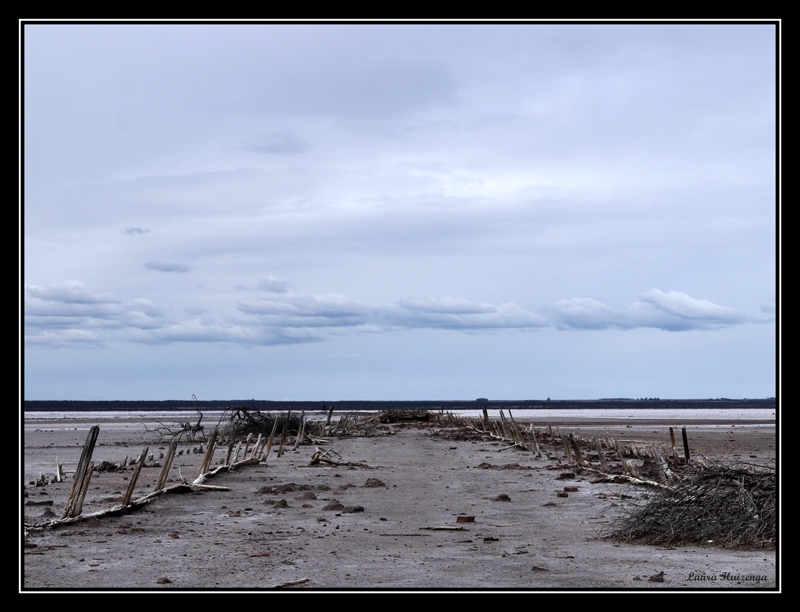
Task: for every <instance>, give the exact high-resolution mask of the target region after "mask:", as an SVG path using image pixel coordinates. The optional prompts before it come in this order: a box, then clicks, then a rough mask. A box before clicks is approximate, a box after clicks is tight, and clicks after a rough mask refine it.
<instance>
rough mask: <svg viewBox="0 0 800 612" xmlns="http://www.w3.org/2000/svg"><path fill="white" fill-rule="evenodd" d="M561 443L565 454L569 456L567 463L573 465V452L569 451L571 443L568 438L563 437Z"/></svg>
mask: <svg viewBox="0 0 800 612" xmlns="http://www.w3.org/2000/svg"><path fill="white" fill-rule="evenodd" d="M561 442H562V443H563V444H564V454H565V455H566V456H567V463H568V464H571V463H572V451H570V450H569V441H568V440H567V437H566V436H561Z"/></svg>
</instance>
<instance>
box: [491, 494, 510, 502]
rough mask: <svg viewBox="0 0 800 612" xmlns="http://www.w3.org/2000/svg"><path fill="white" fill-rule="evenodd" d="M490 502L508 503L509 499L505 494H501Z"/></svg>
mask: <svg viewBox="0 0 800 612" xmlns="http://www.w3.org/2000/svg"><path fill="white" fill-rule="evenodd" d="M492 501H500V502H510V501H511V498H510V497H509V496H508V495H506V494H505V493H501V494H500V495H498V496H497V497H495V498H494V499H493V500H492Z"/></svg>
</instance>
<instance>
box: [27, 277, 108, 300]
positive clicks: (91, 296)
mask: <svg viewBox="0 0 800 612" xmlns="http://www.w3.org/2000/svg"><path fill="white" fill-rule="evenodd" d="M25 294H26V295H27V296H30V297H32V298H36V299H39V300H43V301H45V302H63V303H65V304H116V303H118V302H120V301H121V300H120V299H118V298H116V297H114V296H113V295H111V294H110V293H102V294H101V293H92V292H91V291H89V289H88V288H87V287H86V285H85V284H83V283H82V282H80V281H66V282H64V283H60V284H58V285H50V286H49V287H39V286H38V285H28V286H26V287H25Z"/></svg>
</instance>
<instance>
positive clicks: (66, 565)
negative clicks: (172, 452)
mask: <svg viewBox="0 0 800 612" xmlns="http://www.w3.org/2000/svg"><path fill="white" fill-rule="evenodd" d="M94 424H97V425H99V426H100V434H99V438H98V441H97V446H96V448H95V451H94V456H93V460H94V461H95V462H96V463H97V462H100V461H103V460H106V461H113V462H120V461H121V460H122V459H123V458H124V457H125V456H128V457H130V458H133V457H136V456H138V454H139V453H140V452H141V450H142V449H143V448H144V446H148V445H149V446H150V450H151V452H154V453H155V461H157V460H158V455H159V453H161V452H164V453H165V452H166V445H165V444H156V443H153V440H152V438H148V436H147V435H145V434H144V427H143V424H142V423H140V422H137V423H134V422H124V421H120V420H119V419H113V420H111V419H109V420H106V421H99V422H98V421H92V422H89V421H74V420H66V419H61V420H56V421H35V422H33V421H30V422H26V423H25V431H24V439H23V442H24V456H23V457H22V461H23V466H22V467H23V470H24V482H23V485H24V487H23V493H22V495H23V497H22V499H21V508H22V514H23V515H24V516H22V517H21V518H22V520H23V521H24V523H25V524H26V525H36V524H38V525H41V524H43V523H45V522H46V521H47V520H49V519H51V518H54V517H53V516H52V515H51V513H55V515H57V517H60V516H61V514H62V512H63V509H64V507H65V503H66V499H67V495H68V494H69V490H70V488H71V486H72V480H71V478H69V477H70V476H71V475H72V473H73V472H74V470H75V467H76V465H77V462H78V459H79V457H80V453H81V449H82V446H83V444H84V441H85V440H86V436H87V432H88V429H89V427H90V426H91V425H94ZM558 425H559V427H560V428H561V429H562V430H563V431H573V432H576V433H578V434H580V435H584V436H592V435H606V434H610V435H612V436H614V437H616V438H617V439H626V440H641V441H650V442H666V441H667V440H668V439H669V434H668V426H669V425H675V426H680V425H686V426H687V429H688V431H689V441H690V446H691V447H692V452H693V454H702V455H705V456H708V457H712V458H717V459H723V460H731V461H734V460H743V461H753V462H758V463H765V462H767V461H769V460H773V461H774V458H775V446H776V438H775V424H774V422H772V423H764V422H761V423H746V422H742V421H737V422H735V423H726V422H714V423H709V422H694V423H680V424H678V423H669V422H653V421H651V422H649V423H641V422H637V423H636V424H634V425H631V426H626V425H621V424H619V422H613V423H610V422H609V423H604V422H598V421H593V422H582V421H573V422H569V423H566V422H564V421H559V422H558ZM393 429H394V430H395V432H396V434H395V435H391V436H385V437H372V438H347V439H336V438H333V439H331V440H330V444H328V445H326V446H325V447H324V448H326V449H333V450H334V451H336V452H337V453H338V454H339V455H340V456H341V457H342V459H343V460H345V461H350V462H362V463H363V464H365V466H362V467H352V466H351V467H308V462H309V459H310V457H311V454H312V452H313V450H314V448H313V447H311V446H301V447H300V448H299V449H298V450H297V451H294V450H289V451H288V452H287V453H285V454H284V455H283V456H282V457H280V458H278V457H277V456H276V454H275V453H274V452H273V453H272V454H271V456H270V459H269V462H268V464H267V465H264V464H261V465H258V466H248V467H242V468H241V469H240V470H238V471H236V472H228V473H225V474H222V475H220V476H218V477H216V478H215V479H213V480H212V481H209V482H210V484H215V485H222V486H225V487H230V490H229V491H214V492H203V493H187V494H172V495H164V496H161V497H159V498H158V499H156V500H155V501H154V502H153V503H151V504H149V505H148V506H146V507H145V508H143V509H141V510H138V511H136V512H134V513H131V514H127V515H124V516H119V517H104V518H101V519H90V520H86V521H83V522H78V523H75V524H71V525H65V526H60V527H58V528H54V529H45V530H31V531H30V533H29V534H28V536H27V537H24V538H21V543H20V558H21V567H20V589H21V590H22V591H41V590H66V589H78V590H87V589H101V590H105V589H126V590H127V589H131V590H134V589H145V590H158V589H203V588H210V589H263V588H274V587H277V586H281V585H283V586H284V587H285V588H292V589H317V590H328V589H330V590H361V589H370V590H371V589H391V590H406V589H433V590H444V589H460V590H468V589H504V590H528V589H558V590H576V589H596V590H630V589H642V590H648V589H651V590H652V589H692V590H695V589H745V590H762V591H763V590H765V589H766V590H770V589H773V590H774V589H777V588H779V587H780V584H779V581H778V580H777V570H776V568H777V553H776V551H775V550H756V551H752V550H749V551H748V550H744V551H743V550H724V549H720V548H717V547H716V546H714V545H713V544H708V545H704V546H678V547H655V546H646V545H634V544H627V543H619V542H614V541H611V540H608V539H606V538H604V537H603V536H604V534H606V533H607V532H608V530H609V529H610V527H611V525H613V521H614V519H615V517H617V516H619V515H620V514H621V513H623V512H625V511H626V510H630V508H631V503H632V502H631V500H630V498H629V497H626V496H630V495H639V494H641V493H642V492H643V488H641V487H638V488H634V487H632V486H631V485H628V484H610V483H598V484H593V483H592V480H593V479H594V476H593V475H589V474H586V475H581V474H578V475H577V477H576V478H575V479H574V480H569V481H565V480H559V479H558V477H559V475H560V474H562V473H564V472H568V471H574V470H570V469H568V468H567V467H566V466H565V465H563V464H562V465H559V464H558V463H557V462H556V461H555V460H553V459H547V458H542V459H540V458H537V457H536V456H535V455H534V454H532V453H530V452H525V451H521V450H519V449H515V448H511V449H506V448H505V445H504V444H501V443H498V442H497V441H496V440H492V439H491V438H488V437H480V436H472V437H473V438H474V439H463V438H464V436H460V435H459V434H458V432H457V431H456V430H454V429H452V428H449V427H446V426H444V425H442V424H435V423H434V424H413V425H393ZM678 431H679V430H678ZM193 446H194V447H196V446H197V444H196V443H195V444H194V445H193V444H191V443H187V444H182V445H181V446H180V449H181V450H182V451H184V453H183V454H181V455H180V456H176V458H175V461H174V463H173V468H172V470H171V475H170V481H169V482H168V485H169V484H174V483H177V482H179V481H180V476H179V474H181V475H182V476H184V477H187V478H188V479H189V480H192V479H193V478H194V477H195V476H196V473H197V468H198V466H199V463H200V460H201V458H202V455H200V454H198V453H193V452H192V448H193ZM224 454H225V451H224V450H220V451H219V452H218V454H217V455H216V457H215V463H219V461H220V460H221V459H223V458H224ZM56 458H58V460H59V461H61V462H62V464H63V465H64V469H65V471H66V472H67V475H68V478H67V480H66V482H62V483H52V484H48V485H46V486H34V485H32V484H31V482H32V481H35V480H36V479H37V477H38V476H39V474H40V473H43V474H45V475H49V476H52V475H53V473H54V471H55V469H54V466H55V463H56ZM562 461H563V454H562ZM482 464H483V467H479V466H481V465H482ZM486 464H489V465H490V466H491V467H487V466H486ZM367 466H368V467H367ZM158 473H159V468H157V467H149V468H148V467H146V468H145V469H143V471H142V474H141V476H140V478H139V480H138V482H137V487H136V491H135V494H134V498H136V497H140V496H142V495H145V494H147V493H149V492H150V491H152V489H153V487H154V485H155V481H156V478H157V477H158ZM131 474H132V468H130V469H128V470H126V471H121V472H102V473H96V474H95V475H94V476H93V478H92V481H91V485H90V488H89V494H88V495H87V498H86V502H85V504H84V508H83V514H84V515H86V514H89V513H92V512H95V511H98V510H104V509H107V508H110V507H112V506H114V505H116V504H118V503H119V502H120V501H121V499H122V496H123V494H124V492H125V490H126V488H127V486H128V482H129V480H128V479H129V478H130V476H131ZM375 480H377V481H378V482H375ZM371 485H377V486H371ZM565 485H568V486H572V487H577V491H573V492H570V493H569V494H568V496H567V497H559V496H557V493H558V492H560V491H563V490H564V486H565ZM501 496H506V497H507V499H505V500H504V501H501V500H502V499H504V498H502V497H501ZM335 502H339V503H340V504H341V506H344V509H342V508H341V506H337V504H335ZM329 505H332V506H334V508H337V507H338V508H339V509H326V507H327V506H329ZM359 507H360V508H362V510H358V508H359ZM459 515H468V516H474V517H475V519H474V522H457V520H458V516H459ZM442 527H444V528H446V529H436V528H442ZM660 572H663V582H654V581H650V580H649V578H650V577H651V576H656V575H659V573H660Z"/></svg>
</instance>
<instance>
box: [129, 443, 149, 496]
mask: <svg viewBox="0 0 800 612" xmlns="http://www.w3.org/2000/svg"><path fill="white" fill-rule="evenodd" d="M149 450H150V447H149V446H145V448H144V450H143V451H142V454H141V455H139V460H138V461H137V462H136V467H135V468H134V469H133V476H131V481H130V482H129V483H128V490H127V491H125V497H123V498H122V505H123V506H127V505H129V504H130V503H131V497H132V496H133V488H134V487H135V486H136V481H137V480H138V479H139V472H141V471H142V466H143V465H144V458H145V457H147V451H149Z"/></svg>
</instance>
